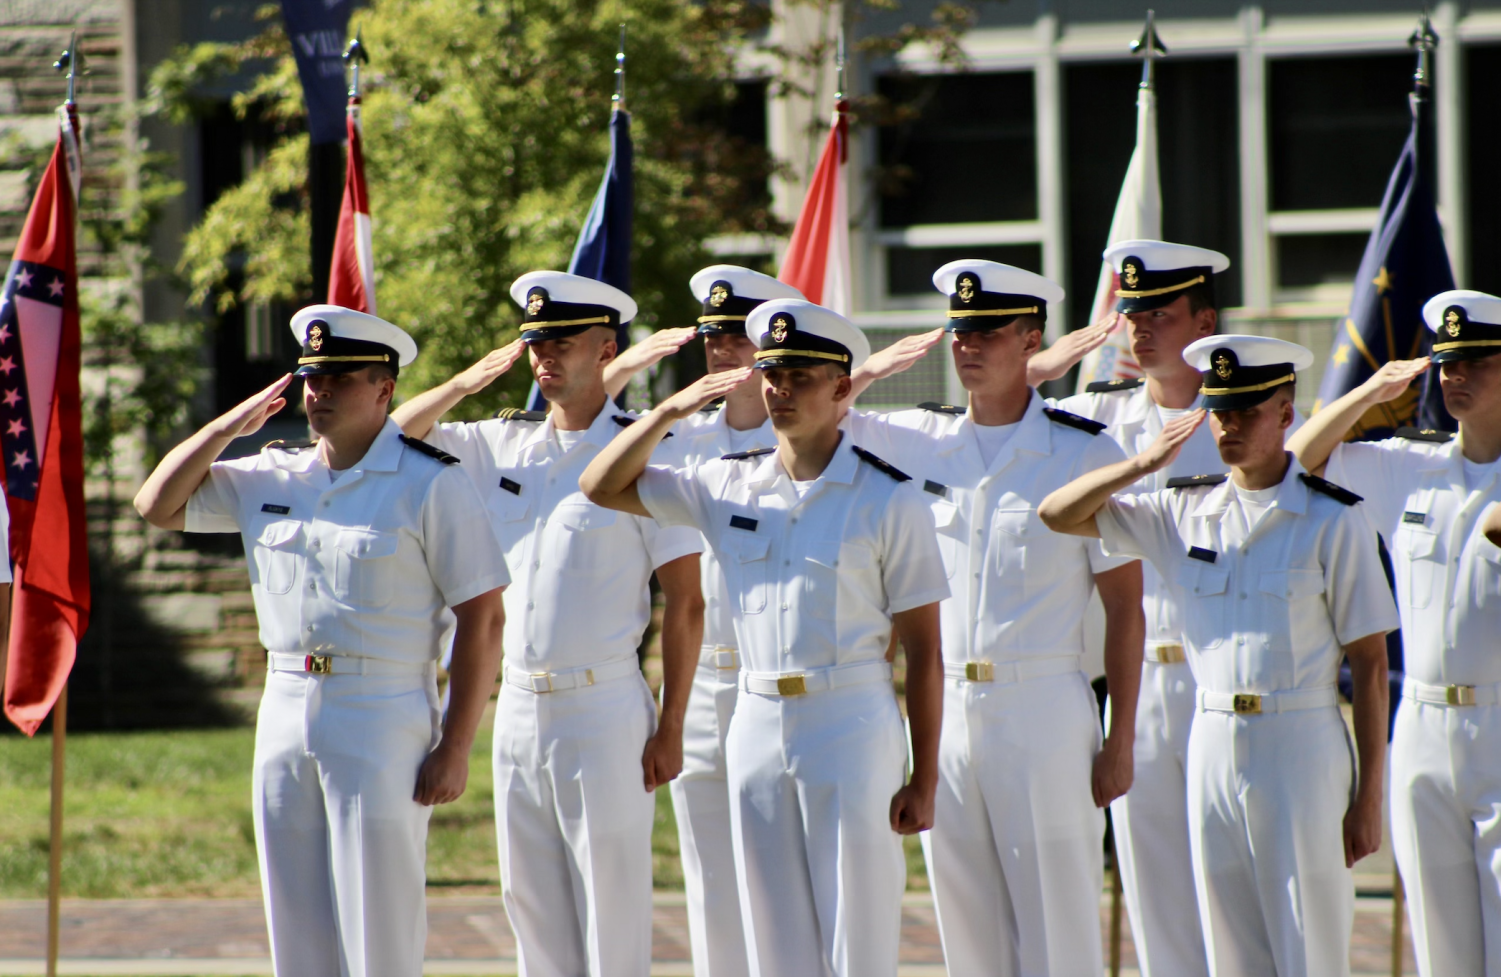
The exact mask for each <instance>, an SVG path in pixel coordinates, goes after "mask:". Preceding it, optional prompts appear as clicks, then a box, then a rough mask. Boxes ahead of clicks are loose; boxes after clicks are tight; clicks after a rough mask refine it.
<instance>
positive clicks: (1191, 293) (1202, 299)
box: [1183, 281, 1220, 315]
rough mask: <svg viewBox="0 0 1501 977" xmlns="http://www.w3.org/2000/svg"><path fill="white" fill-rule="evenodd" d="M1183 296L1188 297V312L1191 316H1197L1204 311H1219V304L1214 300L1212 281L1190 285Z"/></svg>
mask: <svg viewBox="0 0 1501 977" xmlns="http://www.w3.org/2000/svg"><path fill="white" fill-rule="evenodd" d="M1183 294H1185V295H1187V296H1188V311H1189V313H1190V314H1191V315H1198V314H1199V313H1200V312H1203V311H1204V310H1205V309H1214V310H1215V311H1216V312H1218V311H1219V308H1220V307H1219V304H1218V303H1216V302H1215V300H1214V282H1212V281H1203V282H1199V283H1198V284H1197V285H1190V286H1189V287H1188V290H1187V291H1186V292H1184V293H1183Z"/></svg>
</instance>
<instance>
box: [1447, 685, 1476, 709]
mask: <svg viewBox="0 0 1501 977" xmlns="http://www.w3.org/2000/svg"><path fill="white" fill-rule="evenodd" d="M1444 701H1445V702H1447V703H1448V704H1449V705H1451V706H1473V705H1474V704H1475V686H1473V685H1451V686H1448V687H1447V688H1445V689H1444Z"/></svg>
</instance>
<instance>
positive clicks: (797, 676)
mask: <svg viewBox="0 0 1501 977" xmlns="http://www.w3.org/2000/svg"><path fill="white" fill-rule="evenodd" d="M746 332H747V334H749V335H755V336H757V337H758V343H759V345H760V347H761V348H760V351H759V352H758V353H757V354H756V355H757V361H756V366H757V368H758V370H759V374H758V376H759V383H760V386H761V389H762V391H763V396H764V398H765V401H766V405H767V408H768V412H769V413H770V415H771V422H772V425H773V427H774V428H775V429H776V433H777V447H776V448H775V449H772V450H769V451H768V450H765V449H762V450H756V451H742V452H732V453H731V454H729V455H726V456H725V457H723V458H721V459H716V460H713V461H709V462H706V463H704V464H701V465H699V466H697V467H695V468H692V469H678V470H672V469H668V468H665V467H651V468H648V467H647V465H648V462H649V461H650V457H651V451H652V449H653V447H654V446H655V445H656V443H657V441H658V439H660V438H661V437H662V435H663V434H664V433H666V431H667V430H668V428H670V427H671V425H672V424H673V423H674V421H676V420H678V419H680V418H683V417H686V416H688V415H689V414H691V413H693V412H694V411H695V410H697V409H698V408H699V407H701V406H702V405H703V404H705V403H707V402H709V401H710V400H712V399H714V398H716V397H718V396H722V395H723V394H725V393H727V392H729V391H730V390H731V389H733V388H734V386H735V385H736V384H739V383H743V382H746V381H747V379H748V375H749V374H750V373H751V371H747V370H741V371H733V372H726V373H720V374H710V375H708V376H706V377H704V378H703V379H701V380H699V381H698V382H697V383H694V384H693V385H691V386H690V387H688V388H687V389H685V390H683V391H680V392H679V393H677V394H674V395H673V396H672V397H670V398H668V399H667V400H666V401H664V402H663V403H662V404H660V405H659V406H658V407H657V409H656V410H654V411H653V412H652V413H651V414H650V415H648V416H647V418H645V419H643V420H642V421H640V422H638V423H637V425H635V426H634V427H633V428H632V429H631V430H629V431H627V432H626V434H625V435H624V436H623V437H621V438H619V439H617V440H616V441H615V442H614V443H613V444H611V445H610V447H609V448H607V449H606V450H605V451H604V452H602V453H601V454H600V456H599V457H598V458H596V459H595V461H594V462H592V463H591V464H590V467H589V469H588V471H586V472H585V474H584V478H583V480H582V484H583V486H584V489H585V491H586V492H588V493H589V495H590V498H592V499H594V500H595V501H596V502H598V503H600V504H601V505H607V506H610V507H612V508H618V509H620V510H621V511H624V512H634V513H636V514H638V515H643V516H644V515H648V514H650V515H654V516H655V517H656V518H657V519H658V520H659V521H660V522H662V523H663V524H664V525H691V526H695V527H697V528H698V529H699V530H700V531H701V532H702V533H703V534H704V536H705V538H706V540H707V542H708V544H709V546H710V547H711V548H713V550H714V551H715V555H716V556H717V557H718V559H719V563H720V566H721V567H723V568H724V572H725V582H726V585H727V586H728V589H729V593H730V594H731V596H732V597H733V599H734V600H735V602H736V603H737V604H738V607H739V614H738V615H737V617H736V619H735V630H736V635H737V637H738V640H739V650H740V657H741V662H742V666H741V672H740V695H739V699H738V701H737V702H736V705H735V713H734V717H733V719H732V720H731V722H730V731H729V737H728V740H727V742H726V745H725V763H726V768H727V771H728V775H729V782H730V792H731V797H732V807H731V816H732V822H731V823H732V830H733V832H734V844H735V863H736V869H737V870H738V871H739V878H740V893H741V900H740V901H741V907H742V913H743V917H744V925H745V928H746V940H747V945H748V950H749V955H750V967H751V972H752V973H753V974H756V975H759V977H782V975H788V974H798V975H803V974H812V975H839V977H881V975H887V977H889V975H894V974H895V973H896V967H897V947H898V943H899V935H900V928H901V897H902V891H903V889H904V887H905V882H906V870H905V866H904V864H903V858H902V850H901V844H900V839H899V838H898V834H899V833H900V834H911V833H914V832H917V831H922V830H925V829H927V828H929V827H931V826H932V823H933V796H934V791H935V789H936V786H937V779H938V774H937V769H936V767H937V759H938V738H939V732H940V722H941V714H942V696H943V686H942V674H941V665H942V660H941V657H940V654H939V630H938V601H940V600H942V599H943V598H944V597H946V596H947V595H948V586H947V584H946V582H945V579H944V574H943V565H942V562H941V559H940V557H939V554H938V543H937V541H936V539H935V538H934V533H933V522H932V517H931V515H930V514H929V513H928V510H927V507H926V505H925V504H924V503H923V502H922V501H921V500H920V498H919V497H918V493H917V491H916V490H915V489H914V488H913V486H912V485H911V484H910V480H909V479H908V477H907V476H906V475H905V474H903V473H902V472H900V471H899V470H897V469H895V468H893V467H892V466H891V465H889V464H887V463H886V462H884V461H882V460H881V459H880V458H878V457H877V456H875V455H873V454H871V453H870V452H868V451H866V450H864V449H863V448H861V447H859V446H858V445H856V444H855V443H853V442H852V440H851V439H850V438H849V437H848V436H847V435H846V434H845V433H844V432H843V431H841V430H840V427H839V422H840V419H841V417H842V415H843V412H844V400H845V398H847V396H848V394H849V387H850V380H849V371H850V370H851V369H852V368H855V367H858V366H859V365H860V363H861V362H863V361H864V359H865V358H866V357H867V356H868V355H869V349H870V347H869V344H868V343H867V342H866V339H865V336H864V334H862V333H861V332H860V330H859V329H857V328H856V327H855V326H854V325H852V324H851V323H850V322H849V321H848V320H847V319H845V318H844V317H842V316H840V315H837V314H835V313H833V312H830V311H829V310H827V309H824V308H821V307H819V306H816V305H812V304H811V303H808V302H803V301H798V300H794V299H776V300H773V301H770V302H766V303H765V304H763V305H760V306H758V307H757V308H756V309H754V310H752V311H751V313H750V314H749V317H748V319H747V321H746ZM893 629H894V630H895V631H896V633H897V635H898V636H899V637H900V638H901V642H902V646H903V648H904V649H905V652H906V656H907V675H906V690H907V706H908V715H909V717H910V721H911V743H912V747H911V748H912V771H911V778H910V780H909V779H908V778H907V776H906V771H905V769H904V767H905V763H904V761H905V760H906V758H907V743H906V737H904V736H903V730H902V718H901V713H900V711H899V709H898V707H897V702H896V697H895V696H894V695H893V694H892V686H891V674H892V673H891V665H890V664H889V663H888V662H887V660H886V651H887V647H888V644H889V642H890V640H891V635H892V631H893Z"/></svg>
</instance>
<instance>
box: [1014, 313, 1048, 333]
mask: <svg viewBox="0 0 1501 977" xmlns="http://www.w3.org/2000/svg"><path fill="white" fill-rule="evenodd" d="M1011 321H1012V322H1013V323H1015V324H1016V331H1017V333H1018V334H1019V335H1023V336H1025V335H1026V334H1027V333H1029V332H1041V331H1042V330H1044V329H1046V328H1047V322H1046V320H1044V319H1043V317H1042V316H1040V315H1019V316H1017V317H1016V318H1015V319H1012V320H1011Z"/></svg>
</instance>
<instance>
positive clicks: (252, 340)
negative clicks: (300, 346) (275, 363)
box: [245, 302, 278, 363]
mask: <svg viewBox="0 0 1501 977" xmlns="http://www.w3.org/2000/svg"><path fill="white" fill-rule="evenodd" d="M277 345H278V344H277V342H276V333H275V332H274V331H273V327H272V325H271V306H270V304H269V303H266V302H251V303H250V304H249V305H247V306H246V307H245V359H246V360H247V361H248V362H251V363H256V362H262V361H265V360H271V359H275V358H276V354H277V352H278V349H277Z"/></svg>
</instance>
